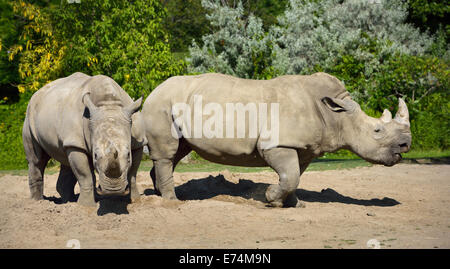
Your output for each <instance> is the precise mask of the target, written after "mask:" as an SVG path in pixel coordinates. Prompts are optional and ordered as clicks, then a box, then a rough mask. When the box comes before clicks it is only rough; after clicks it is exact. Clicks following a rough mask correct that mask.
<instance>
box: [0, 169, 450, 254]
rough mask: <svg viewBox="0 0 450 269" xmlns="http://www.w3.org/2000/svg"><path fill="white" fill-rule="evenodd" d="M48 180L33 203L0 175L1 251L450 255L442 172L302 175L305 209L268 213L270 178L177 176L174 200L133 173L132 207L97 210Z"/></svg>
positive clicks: (448, 196)
mask: <svg viewBox="0 0 450 269" xmlns="http://www.w3.org/2000/svg"><path fill="white" fill-rule="evenodd" d="M56 179H57V174H54V175H46V178H45V190H44V193H45V196H46V199H45V200H41V201H32V200H31V199H29V198H28V196H29V190H28V182H27V177H26V176H11V175H5V176H2V177H1V178H0V248H66V247H67V244H68V242H69V244H70V242H72V241H69V240H71V239H76V240H78V242H79V244H80V247H81V248H367V247H368V245H367V243H368V241H369V240H370V241H369V244H370V243H373V244H372V245H371V246H374V245H378V246H379V247H380V248H450V165H419V164H399V165H396V166H394V167H391V168H388V167H383V166H373V167H364V168H355V169H349V170H336V171H322V172H306V173H305V174H304V175H303V176H302V178H301V182H300V186H299V189H297V192H296V193H297V195H298V196H299V197H300V198H301V199H302V200H303V201H304V202H305V203H306V207H305V208H270V207H267V206H266V203H265V202H264V192H265V189H266V188H267V186H268V184H272V183H276V182H277V180H278V179H277V176H276V174H275V173H272V172H263V173H230V172H228V171H223V172H220V173H175V181H176V185H177V188H176V192H177V195H178V197H179V198H180V199H181V200H180V201H168V200H163V199H162V198H160V197H158V196H156V195H155V194H154V191H153V185H152V183H151V180H150V179H149V176H148V174H147V173H144V172H141V173H140V174H139V176H138V185H139V188H140V191H141V194H142V195H141V198H140V201H139V202H137V203H133V204H129V203H127V202H126V201H124V200H102V201H100V202H99V203H98V206H97V208H85V207H81V206H78V205H77V204H76V203H67V204H61V203H60V201H59V199H58V197H59V196H58V194H57V192H56V190H55V185H56Z"/></svg>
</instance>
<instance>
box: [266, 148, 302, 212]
mask: <svg viewBox="0 0 450 269" xmlns="http://www.w3.org/2000/svg"><path fill="white" fill-rule="evenodd" d="M263 155H264V159H265V161H266V162H267V163H268V164H269V166H270V167H272V168H273V169H274V170H275V172H277V174H278V176H279V178H280V182H279V184H277V185H270V186H269V187H268V188H267V191H266V199H267V201H268V202H269V203H270V205H271V206H274V207H282V206H283V205H284V206H299V207H301V202H299V201H298V198H297V197H296V196H295V190H296V188H297V186H298V183H299V182H300V167H299V162H298V155H297V151H296V150H295V149H290V148H273V149H269V150H265V151H264V154H263Z"/></svg>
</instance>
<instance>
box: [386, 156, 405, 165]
mask: <svg viewBox="0 0 450 269" xmlns="http://www.w3.org/2000/svg"><path fill="white" fill-rule="evenodd" d="M401 160H402V154H400V153H394V155H393V156H392V160H391V161H389V162H386V163H383V165H384V166H393V165H395V164H397V163H399V162H400V161H401Z"/></svg>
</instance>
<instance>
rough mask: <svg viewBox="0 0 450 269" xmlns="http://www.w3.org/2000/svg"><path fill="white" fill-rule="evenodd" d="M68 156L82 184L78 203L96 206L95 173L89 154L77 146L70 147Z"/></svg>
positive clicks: (73, 170)
mask: <svg viewBox="0 0 450 269" xmlns="http://www.w3.org/2000/svg"><path fill="white" fill-rule="evenodd" d="M67 156H68V158H69V163H70V167H71V168H72V172H73V173H74V175H75V177H76V178H77V180H78V184H79V185H80V196H79V197H78V201H77V202H78V204H80V205H83V206H90V207H95V206H96V205H97V204H96V203H95V196H94V185H95V174H94V167H93V164H92V162H91V160H90V158H89V156H88V155H87V154H86V153H85V152H84V151H82V150H79V149H77V148H68V149H67Z"/></svg>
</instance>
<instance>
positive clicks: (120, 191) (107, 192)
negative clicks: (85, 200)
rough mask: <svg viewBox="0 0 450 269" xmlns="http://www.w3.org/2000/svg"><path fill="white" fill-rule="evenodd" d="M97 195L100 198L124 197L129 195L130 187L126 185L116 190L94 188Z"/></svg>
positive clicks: (100, 187)
mask: <svg viewBox="0 0 450 269" xmlns="http://www.w3.org/2000/svg"><path fill="white" fill-rule="evenodd" d="M96 191H97V194H98V195H101V196H126V195H128V194H129V193H130V187H129V186H128V184H127V185H126V186H125V187H124V188H118V189H102V186H101V185H99V186H98V187H97V188H96Z"/></svg>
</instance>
